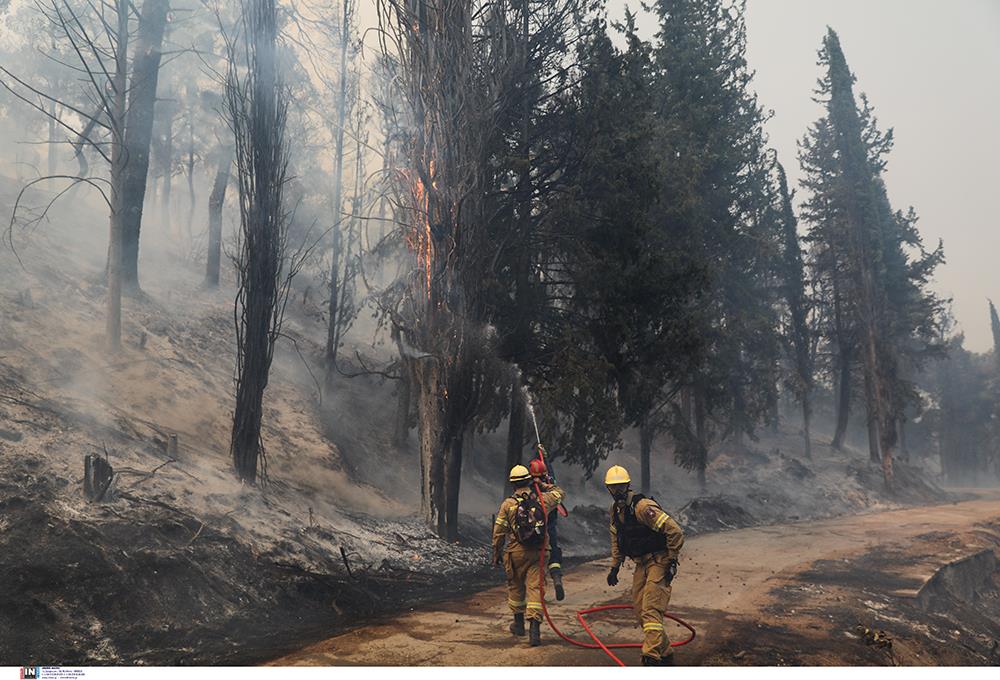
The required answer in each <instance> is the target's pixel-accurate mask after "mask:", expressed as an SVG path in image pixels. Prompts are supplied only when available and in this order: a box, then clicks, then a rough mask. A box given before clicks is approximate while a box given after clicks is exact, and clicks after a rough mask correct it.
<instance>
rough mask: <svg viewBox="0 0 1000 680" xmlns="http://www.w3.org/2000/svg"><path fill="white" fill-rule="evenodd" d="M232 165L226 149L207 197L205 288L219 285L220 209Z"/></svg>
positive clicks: (230, 148) (231, 159)
mask: <svg viewBox="0 0 1000 680" xmlns="http://www.w3.org/2000/svg"><path fill="white" fill-rule="evenodd" d="M232 165H233V149H232V147H229V148H226V149H225V150H224V151H223V152H222V156H221V158H220V160H219V167H218V169H217V170H216V172H215V181H214V182H212V193H211V194H210V195H209V197H208V258H207V262H206V265H205V286H206V287H207V288H217V287H218V285H219V264H220V262H221V260H222V207H223V205H225V202H226V189H227V188H228V187H229V172H230V169H231V168H232Z"/></svg>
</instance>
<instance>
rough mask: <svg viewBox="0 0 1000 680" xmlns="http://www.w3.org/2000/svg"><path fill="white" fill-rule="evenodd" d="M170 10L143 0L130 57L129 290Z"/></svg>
mask: <svg viewBox="0 0 1000 680" xmlns="http://www.w3.org/2000/svg"><path fill="white" fill-rule="evenodd" d="M169 10H170V2H169V0H145V2H144V3H143V5H142V14H141V16H140V18H139V32H138V36H137V38H136V45H135V56H134V57H133V60H132V61H133V63H132V79H131V83H130V89H129V98H128V116H127V120H126V132H125V146H126V148H127V153H128V170H127V172H126V175H125V215H124V223H123V225H122V229H123V238H124V240H123V243H122V264H121V267H122V282H123V284H124V286H125V287H126V288H129V289H137V288H138V287H139V231H140V228H141V224H142V205H143V200H144V199H145V196H146V177H147V176H148V174H149V145H150V141H151V140H152V137H153V109H154V105H155V102H156V84H157V80H158V78H159V73H160V54H161V46H162V44H163V32H164V29H165V28H166V25H167V13H168V11H169Z"/></svg>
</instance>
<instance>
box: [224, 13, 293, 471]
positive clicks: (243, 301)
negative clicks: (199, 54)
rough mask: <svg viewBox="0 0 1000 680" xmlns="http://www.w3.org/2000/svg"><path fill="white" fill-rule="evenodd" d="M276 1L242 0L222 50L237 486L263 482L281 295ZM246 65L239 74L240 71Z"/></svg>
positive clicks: (281, 123) (284, 288) (282, 109)
mask: <svg viewBox="0 0 1000 680" xmlns="http://www.w3.org/2000/svg"><path fill="white" fill-rule="evenodd" d="M276 14H277V10H276V7H275V0H244V2H243V3H242V23H243V36H245V39H244V40H241V47H240V49H239V51H237V48H236V47H235V46H234V45H233V44H232V43H229V44H228V45H227V48H228V53H229V70H228V72H227V75H226V110H227V113H228V115H229V122H230V126H231V127H232V131H233V138H234V143H235V158H236V172H237V177H238V187H239V196H240V229H241V237H242V238H241V240H242V243H241V248H240V255H239V260H238V268H237V273H238V278H239V290H238V292H237V296H236V310H235V311H236V341H237V361H236V408H235V410H234V413H233V430H232V438H231V441H230V452H231V454H232V457H233V465H234V467H235V469H236V474H237V475H238V476H239V478H240V479H241V480H243V481H244V482H247V483H250V484H253V483H254V482H256V481H257V478H258V470H259V471H260V476H261V478H262V480H264V479H266V477H267V465H266V457H265V453H264V448H263V444H262V441H261V417H262V415H263V414H262V410H263V397H264V389H265V388H266V387H267V380H268V373H269V372H270V368H271V359H272V357H273V354H274V343H275V341H276V340H277V337H278V334H279V333H280V331H281V320H282V312H283V309H284V300H285V296H287V293H288V285H287V284H288V281H289V280H290V277H291V273H292V272H289V276H288V278H285V279H284V280H283V256H284V249H285V238H286V234H287V222H286V215H285V212H284V207H283V205H282V192H283V189H284V184H285V174H286V170H287V165H288V157H287V152H286V148H285V139H284V135H285V122H286V116H287V99H286V94H285V90H284V85H283V83H282V79H281V76H280V74H279V73H278V69H277V59H276V50H277V48H276V42H277V19H276ZM242 67H245V68H246V72H245V74H243V73H241V72H240V69H241V68H242Z"/></svg>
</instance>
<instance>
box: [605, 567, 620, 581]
mask: <svg viewBox="0 0 1000 680" xmlns="http://www.w3.org/2000/svg"><path fill="white" fill-rule="evenodd" d="M620 567H621V565H620V564H616V565H615V566H613V567H611V571H609V572H608V585H609V586H616V585H618V569H619V568H620Z"/></svg>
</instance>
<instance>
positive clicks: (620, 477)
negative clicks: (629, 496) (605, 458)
mask: <svg viewBox="0 0 1000 680" xmlns="http://www.w3.org/2000/svg"><path fill="white" fill-rule="evenodd" d="M631 481H632V480H631V479H630V478H629V476H628V470H626V469H625V468H623V467H622V466H621V465H612V466H611V467H609V468H608V472H607V474H605V475H604V484H605V485H609V484H628V483H629V482H631Z"/></svg>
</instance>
